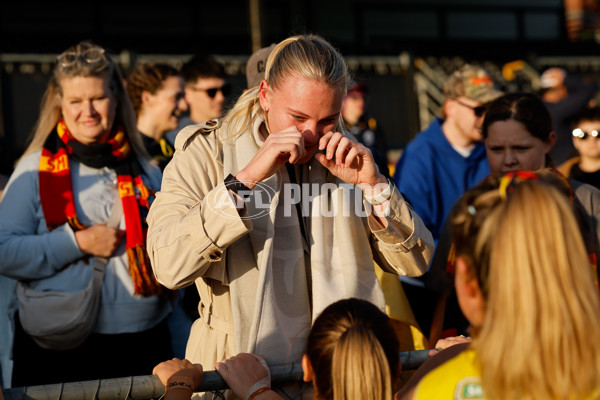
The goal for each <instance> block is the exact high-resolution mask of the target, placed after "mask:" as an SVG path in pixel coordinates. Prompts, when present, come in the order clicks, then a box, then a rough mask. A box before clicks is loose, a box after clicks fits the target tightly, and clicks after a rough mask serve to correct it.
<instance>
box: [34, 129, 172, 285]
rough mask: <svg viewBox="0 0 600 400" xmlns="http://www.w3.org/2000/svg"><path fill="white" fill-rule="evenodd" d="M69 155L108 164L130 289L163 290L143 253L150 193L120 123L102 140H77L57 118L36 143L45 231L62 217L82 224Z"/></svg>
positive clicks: (78, 227) (77, 225) (99, 165)
mask: <svg viewBox="0 0 600 400" xmlns="http://www.w3.org/2000/svg"><path fill="white" fill-rule="evenodd" d="M70 159H73V160H76V161H79V162H81V163H83V164H85V165H88V166H90V167H93V168H103V167H109V168H113V169H114V170H115V171H116V173H117V185H118V189H119V196H120V197H121V202H122V204H123V215H124V216H125V231H126V234H125V237H126V239H125V242H126V249H127V250H126V251H127V258H128V261H129V274H130V276H131V279H132V280H133V284H134V288H135V294H141V295H143V296H151V295H164V294H165V293H166V289H165V288H164V287H162V286H161V285H160V284H159V283H158V282H157V281H156V279H155V278H154V274H153V272H152V270H151V266H150V260H149V259H148V254H147V252H146V231H147V225H146V218H145V217H146V215H147V213H148V209H149V208H150V202H149V200H150V199H151V197H152V196H154V193H153V192H152V191H150V190H149V189H148V188H147V187H146V186H145V185H144V183H143V181H142V178H141V174H142V172H143V171H142V168H141V166H140V165H139V163H138V162H137V160H136V158H135V156H134V154H133V153H132V151H131V146H130V144H129V140H128V139H127V136H126V135H125V132H124V130H123V128H122V127H120V126H119V127H117V128H116V129H115V130H114V131H113V132H112V133H111V136H110V138H109V140H108V141H107V142H106V143H101V144H93V145H83V144H81V143H79V142H78V141H77V140H75V139H74V138H73V136H72V135H71V134H70V133H69V130H68V129H67V126H66V125H65V123H64V121H62V120H61V121H59V123H58V124H57V126H56V128H55V130H54V131H53V132H52V133H51V134H50V135H49V136H48V138H47V139H46V142H45V143H44V147H43V148H42V157H41V159H40V170H39V185H40V199H41V203H42V210H43V212H44V217H45V219H46V225H47V226H48V229H49V230H53V229H55V228H57V227H58V226H61V225H63V224H64V223H65V222H68V223H69V225H70V226H71V227H72V228H73V229H74V230H75V231H77V230H81V229H85V228H86V226H85V224H82V223H81V222H80V221H79V219H78V218H77V212H76V210H75V201H74V195H73V186H72V183H71V169H70V165H69V160H70Z"/></svg>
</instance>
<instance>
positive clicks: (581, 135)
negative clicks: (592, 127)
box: [573, 128, 600, 140]
mask: <svg viewBox="0 0 600 400" xmlns="http://www.w3.org/2000/svg"><path fill="white" fill-rule="evenodd" d="M598 135H600V132H598V131H591V132H586V131H582V130H581V129H579V128H577V129H573V136H574V137H576V138H579V139H583V140H585V139H587V138H588V137H589V136H591V137H595V138H597V137H598Z"/></svg>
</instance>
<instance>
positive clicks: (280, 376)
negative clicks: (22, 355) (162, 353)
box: [2, 350, 429, 400]
mask: <svg viewBox="0 0 600 400" xmlns="http://www.w3.org/2000/svg"><path fill="white" fill-rule="evenodd" d="M427 359H429V350H414V351H403V352H400V362H401V363H402V370H404V371H411V370H416V369H417V368H419V367H420V366H421V364H423V363H424V362H425V361H426V360H427ZM269 369H270V371H271V383H272V385H273V387H278V386H282V385H284V384H286V383H289V382H298V381H301V380H302V367H301V365H300V363H291V364H284V365H274V366H269ZM224 389H227V384H226V383H225V381H224V380H223V378H221V375H219V373H218V372H216V371H206V372H204V377H203V379H202V384H201V385H200V387H199V388H198V391H199V392H209V391H214V390H224ZM2 393H3V395H4V398H5V400H81V399H92V400H94V399H95V400H127V399H131V400H134V399H135V400H151V399H159V398H160V397H162V396H163V395H164V393H165V387H164V386H163V384H162V383H161V382H160V380H159V379H158V377H157V376H155V375H145V376H130V377H126V378H114V379H99V380H94V381H84V382H70V383H58V384H53V385H40V386H26V387H19V388H12V389H4V390H3V391H2Z"/></svg>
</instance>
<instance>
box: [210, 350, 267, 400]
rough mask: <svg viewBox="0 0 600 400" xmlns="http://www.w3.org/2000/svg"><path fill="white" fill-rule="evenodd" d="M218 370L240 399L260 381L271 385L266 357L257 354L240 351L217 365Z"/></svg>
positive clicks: (265, 384)
mask: <svg viewBox="0 0 600 400" xmlns="http://www.w3.org/2000/svg"><path fill="white" fill-rule="evenodd" d="M215 369H216V370H217V372H218V373H219V374H220V375H221V376H222V377H223V379H225V382H227V385H229V388H230V389H231V390H233V393H235V395H236V396H237V397H239V398H240V399H243V398H245V397H246V395H247V394H249V393H248V390H250V388H252V387H253V386H254V384H256V383H257V382H259V381H263V382H264V386H268V387H271V377H270V374H269V369H268V367H267V363H266V362H265V360H264V358H262V357H261V356H257V355H255V354H249V353H240V354H238V355H237V356H233V357H230V358H228V359H226V360H224V361H221V362H218V363H217V364H216V365H215Z"/></svg>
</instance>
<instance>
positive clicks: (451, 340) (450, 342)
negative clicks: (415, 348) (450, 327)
mask: <svg viewBox="0 0 600 400" xmlns="http://www.w3.org/2000/svg"><path fill="white" fill-rule="evenodd" d="M472 341H473V339H471V338H470V337H468V336H463V335H460V336H451V337H447V338H444V339H440V340H438V341H437V343H436V344H435V349H432V350H430V351H429V357H433V356H435V355H436V354H437V353H439V352H440V351H442V350H444V349H447V348H448V347H452V346H454V345H457V344H461V343H471V342H472Z"/></svg>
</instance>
